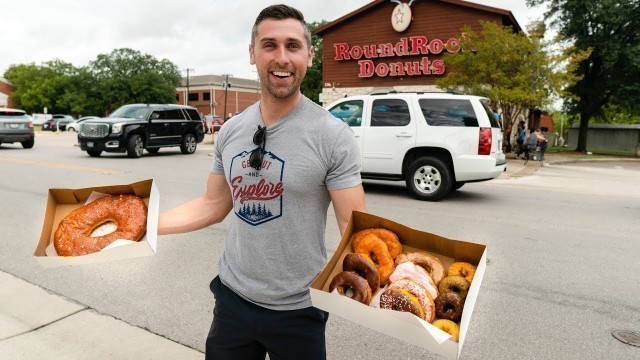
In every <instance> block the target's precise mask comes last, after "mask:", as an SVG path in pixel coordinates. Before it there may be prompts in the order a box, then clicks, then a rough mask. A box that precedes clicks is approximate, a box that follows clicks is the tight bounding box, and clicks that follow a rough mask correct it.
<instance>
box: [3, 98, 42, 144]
mask: <svg viewBox="0 0 640 360" xmlns="http://www.w3.org/2000/svg"><path fill="white" fill-rule="evenodd" d="M34 140H35V134H34V132H33V120H32V118H31V116H29V115H27V113H26V112H25V111H24V110H19V109H10V108H0V144H2V143H14V142H19V143H20V144H22V147H23V148H25V149H31V148H32V147H33V144H34Z"/></svg>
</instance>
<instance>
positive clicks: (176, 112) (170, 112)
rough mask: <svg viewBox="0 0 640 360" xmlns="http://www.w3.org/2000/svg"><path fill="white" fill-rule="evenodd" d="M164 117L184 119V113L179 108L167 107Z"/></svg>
mask: <svg viewBox="0 0 640 360" xmlns="http://www.w3.org/2000/svg"><path fill="white" fill-rule="evenodd" d="M166 117H167V119H169V120H176V119H178V120H184V114H183V113H182V111H180V109H167V110H166Z"/></svg>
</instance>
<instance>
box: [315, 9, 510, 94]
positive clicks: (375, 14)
mask: <svg viewBox="0 0 640 360" xmlns="http://www.w3.org/2000/svg"><path fill="white" fill-rule="evenodd" d="M395 5H396V4H394V3H391V2H388V3H381V4H380V5H379V6H374V7H372V8H370V9H368V10H366V11H364V12H362V13H361V14H358V16H356V17H352V18H350V19H349V20H348V21H344V22H342V23H340V24H336V26H334V27H332V28H330V29H327V31H326V32H325V33H323V34H322V36H323V43H324V50H323V59H322V60H323V61H322V63H323V86H324V87H326V88H331V87H335V88H341V87H391V86H408V85H433V84H434V83H435V79H436V78H437V77H439V76H443V75H416V76H403V77H400V76H387V77H379V76H377V75H375V74H374V75H373V77H370V78H360V77H358V74H359V72H360V66H359V64H358V60H354V59H351V60H341V61H337V60H335V56H336V51H335V48H334V44H336V43H346V44H348V45H349V46H350V47H352V46H355V45H357V46H364V45H373V44H375V45H377V44H382V43H391V44H393V45H395V44H396V43H398V41H400V39H401V38H405V37H406V38H408V37H411V36H425V37H426V38H427V40H428V41H431V40H432V39H440V40H442V41H443V42H446V41H447V40H448V39H450V38H452V37H454V38H457V39H459V38H460V35H461V29H462V28H463V27H464V26H469V27H470V28H471V29H472V30H474V31H479V30H481V26H480V21H492V22H496V23H499V24H503V22H504V21H505V18H504V17H503V16H502V15H500V14H497V13H492V12H488V11H482V10H478V9H473V8H469V7H463V6H458V5H455V4H449V3H445V2H439V1H416V2H414V3H413V5H412V6H411V11H412V14H413V20H412V22H411V25H409V28H408V29H407V30H405V31H404V32H402V33H398V32H396V31H395V30H393V28H392V27H391V22H390V21H391V16H392V13H393V10H394V8H395ZM503 25H504V24H503ZM444 52H446V50H444ZM444 52H443V53H444ZM443 53H441V54H427V55H408V56H396V57H384V58H377V59H371V60H373V62H374V64H376V65H377V64H379V63H382V62H384V63H395V62H402V63H405V62H420V61H421V60H422V58H423V57H428V59H429V61H430V62H433V60H437V59H442V54H443ZM365 59H366V58H365V57H364V56H363V57H362V58H361V59H360V60H365ZM446 73H447V70H446V63H445V72H444V75H446ZM327 84H331V85H330V86H327Z"/></svg>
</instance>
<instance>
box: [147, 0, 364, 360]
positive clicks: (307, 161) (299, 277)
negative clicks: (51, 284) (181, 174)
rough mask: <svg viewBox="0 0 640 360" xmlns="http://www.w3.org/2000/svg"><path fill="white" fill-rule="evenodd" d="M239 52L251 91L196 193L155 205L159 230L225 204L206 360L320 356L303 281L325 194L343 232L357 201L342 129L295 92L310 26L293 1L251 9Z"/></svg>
mask: <svg viewBox="0 0 640 360" xmlns="http://www.w3.org/2000/svg"><path fill="white" fill-rule="evenodd" d="M249 57H250V62H251V64H252V65H255V66H256V68H257V70H258V74H259V76H260V86H261V90H262V91H261V95H260V101H259V102H258V103H256V104H254V105H252V106H250V107H249V108H247V109H246V110H245V111H243V112H242V113H240V114H238V115H236V116H234V117H232V118H230V119H228V120H227V121H226V122H225V125H224V126H223V127H222V128H221V129H220V132H219V135H218V137H217V139H216V141H215V144H214V153H213V155H214V162H213V166H212V169H211V173H210V174H209V177H208V180H207V186H206V189H205V192H204V194H203V195H202V196H201V197H199V198H196V199H194V200H191V201H189V202H187V203H185V204H183V205H180V206H178V207H176V208H174V209H172V210H169V211H167V212H164V213H162V214H161V215H160V219H159V226H158V233H159V234H161V235H164V234H175V233H185V232H190V231H195V230H198V229H202V228H205V227H207V226H210V225H212V224H215V223H219V222H220V221H222V220H224V219H225V217H226V216H227V214H229V213H230V212H232V211H233V216H232V219H231V223H230V229H229V233H228V236H227V240H226V242H225V248H224V253H223V254H222V257H221V258H220V261H219V265H218V268H219V274H218V276H216V277H215V278H214V279H213V281H212V282H211V284H210V289H211V291H212V292H213V294H214V297H215V299H216V303H215V307H214V309H213V322H212V324H211V329H210V332H209V335H208V337H207V341H206V359H264V358H265V356H266V354H269V358H271V359H325V358H326V346H325V325H326V321H327V319H328V313H326V312H324V311H321V310H319V309H316V308H314V307H312V306H311V298H310V295H309V285H310V284H311V282H312V280H313V279H314V277H315V276H316V275H317V274H318V273H319V272H320V271H321V270H322V268H323V266H324V265H325V264H326V262H327V251H326V248H325V239H324V236H325V233H324V232H325V227H326V221H327V211H328V207H329V204H330V203H333V210H334V213H335V217H336V220H337V222H338V228H339V229H340V232H341V233H343V232H344V231H345V229H346V227H347V223H348V221H349V218H350V215H351V213H352V211H354V210H358V211H366V208H365V197H364V191H363V188H362V180H361V178H360V170H361V164H360V155H359V151H358V147H357V144H356V142H355V138H354V135H353V132H352V131H351V129H350V128H349V126H347V125H346V124H345V123H343V122H342V121H340V120H338V119H336V118H334V117H333V116H332V115H331V114H330V113H329V112H328V111H326V110H324V109H323V108H321V107H320V106H318V105H316V104H315V103H313V102H312V101H311V100H309V99H308V98H306V97H305V96H303V95H302V93H301V92H300V84H301V83H302V80H303V79H304V76H305V74H306V70H307V67H310V66H311V63H312V59H313V47H312V46H311V34H310V33H309V30H308V28H307V26H306V23H305V21H304V17H303V15H302V13H300V11H298V10H296V9H294V8H292V7H289V6H286V5H273V6H269V7H267V8H265V9H264V10H262V11H261V12H260V14H259V15H258V17H257V19H256V21H255V24H254V26H253V30H252V34H251V44H250V45H249Z"/></svg>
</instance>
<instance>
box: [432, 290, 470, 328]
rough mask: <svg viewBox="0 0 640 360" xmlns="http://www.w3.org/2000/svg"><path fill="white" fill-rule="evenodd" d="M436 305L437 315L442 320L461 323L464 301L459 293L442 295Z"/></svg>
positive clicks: (437, 299)
mask: <svg viewBox="0 0 640 360" xmlns="http://www.w3.org/2000/svg"><path fill="white" fill-rule="evenodd" d="M434 302H435V305H436V315H437V316H438V317H439V318H441V319H447V320H451V321H453V322H458V321H460V318H462V308H463V307H464V299H463V298H462V296H460V295H459V294H458V293H455V292H448V293H440V295H438V297H437V298H436V300H435V301H434Z"/></svg>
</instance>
